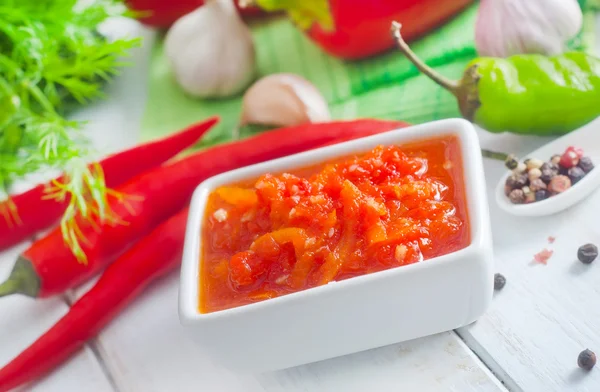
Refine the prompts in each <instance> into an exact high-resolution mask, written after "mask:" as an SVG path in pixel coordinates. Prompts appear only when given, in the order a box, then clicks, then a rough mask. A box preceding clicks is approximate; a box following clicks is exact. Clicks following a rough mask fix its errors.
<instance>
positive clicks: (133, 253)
mask: <svg viewBox="0 0 600 392" xmlns="http://www.w3.org/2000/svg"><path fill="white" fill-rule="evenodd" d="M324 125H329V126H330V127H331V128H330V129H329V130H330V131H332V132H331V134H332V135H334V136H336V138H335V139H332V140H326V142H325V143H324V145H330V144H335V143H338V142H342V141H347V140H350V139H355V138H358V137H363V136H369V135H373V134H376V133H382V132H386V131H389V130H392V129H396V128H401V127H404V126H406V125H407V124H406V123H402V122H396V121H378V120H361V121H355V122H348V123H330V124H323V125H310V127H311V128H315V132H310V134H311V135H312V134H316V135H318V134H319V133H322V132H324V131H325V132H327V131H328V129H327V128H328V127H326V126H324ZM340 125H344V126H345V127H348V132H347V133H346V134H342V133H341V132H340V129H339V126H340ZM299 128H300V127H293V128H287V129H284V130H283V131H285V132H282V130H280V131H273V132H271V134H273V133H275V135H274V136H277V137H281V136H282V135H283V136H286V137H291V136H293V135H298V133H296V132H297V131H298V130H300V129H299ZM350 128H352V129H351V130H349V129H350ZM288 135H289V136H288ZM253 139H254V140H255V141H256V142H259V141H265V140H266V139H265V138H261V139H257V138H253ZM315 139H316V138H315ZM303 145H304V146H307V145H308V143H306V144H303ZM259 146H260V145H259ZM319 146H320V145H319ZM319 146H312V147H319ZM275 147H280V146H275ZM307 149H308V148H307ZM219 151H220V152H222V151H223V150H222V149H220V150H219ZM215 154H216V153H215ZM269 155H273V153H270V154H269ZM214 156H215V158H216V157H220V158H218V159H222V160H227V156H226V155H223V154H221V155H214ZM187 213H188V210H187V208H186V209H184V210H183V211H181V212H179V213H178V214H176V215H175V216H173V217H172V218H170V219H169V220H167V221H166V222H163V223H162V224H161V225H160V226H158V227H157V228H156V229H155V230H154V231H152V233H150V234H149V235H148V236H147V237H145V238H144V239H142V240H141V241H140V242H138V243H137V244H136V245H134V246H133V247H132V248H131V249H130V250H128V251H127V252H126V253H125V254H124V255H123V256H121V257H120V258H119V259H118V260H116V261H115V262H114V263H113V264H112V265H111V266H109V267H108V268H107V269H106V271H105V272H104V274H103V275H102V277H101V278H100V280H98V282H97V283H96V284H95V286H94V287H92V289H90V291H88V292H87V293H86V294H85V295H84V296H83V297H81V298H80V299H79V300H78V301H77V302H75V303H74V304H73V306H72V307H71V309H70V310H69V312H68V313H67V314H66V315H65V316H64V317H63V318H62V319H61V320H59V321H58V322H57V323H56V324H55V325H54V326H53V327H52V328H51V329H50V330H49V331H48V332H46V333H45V334H44V335H42V336H41V337H40V338H38V340H37V341H36V342H35V343H33V344H32V345H31V346H30V347H29V348H27V349H26V350H25V351H23V352H22V353H21V354H20V355H19V356H17V357H16V358H15V359H13V360H12V361H11V362H10V363H9V364H7V365H6V366H4V367H3V368H2V369H0V392H5V391H8V390H9V389H11V388H15V387H17V386H19V385H21V384H23V383H26V382H29V381H32V380H35V379H37V378H39V377H41V376H42V375H44V374H46V373H48V372H49V371H51V370H52V369H54V368H55V367H57V366H58V365H60V364H61V363H62V362H63V361H65V360H66V359H67V358H69V357H70V356H71V355H72V354H73V353H74V352H76V351H77V350H78V349H80V348H81V347H83V345H84V344H85V342H86V341H87V340H89V339H91V338H93V337H94V336H96V335H97V334H98V333H99V332H100V331H101V330H102V328H104V326H106V325H107V324H108V323H109V322H110V321H111V320H112V319H113V318H114V317H115V316H116V315H117V314H118V313H119V312H120V311H121V310H122V309H123V308H125V306H127V304H129V303H130V302H131V301H132V300H133V299H134V298H135V297H136V296H137V295H139V294H140V293H141V292H142V291H143V290H144V289H145V288H146V287H147V286H148V285H149V284H150V283H151V282H153V281H154V280H156V279H158V278H159V277H161V276H163V275H165V274H167V273H168V272H169V271H171V270H173V269H175V268H176V267H177V266H178V265H179V261H180V260H181V253H182V250H183V242H184V237H185V222H186V220H187Z"/></svg>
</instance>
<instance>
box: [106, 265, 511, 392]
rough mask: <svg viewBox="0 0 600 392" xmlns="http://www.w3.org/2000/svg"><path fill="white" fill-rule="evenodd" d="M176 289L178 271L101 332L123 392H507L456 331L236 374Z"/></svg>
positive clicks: (112, 371) (111, 369)
mask: <svg viewBox="0 0 600 392" xmlns="http://www.w3.org/2000/svg"><path fill="white" fill-rule="evenodd" d="M177 287H178V275H177V274H172V275H171V276H169V277H168V278H167V279H165V280H163V281H162V282H160V283H158V284H156V285H155V286H154V287H152V288H151V289H150V291H149V292H147V293H146V294H144V296H143V297H142V298H140V299H139V300H138V301H137V302H136V303H134V304H133V305H132V306H130V308H129V309H127V310H126V311H125V312H124V313H123V314H122V315H121V316H119V317H118V319H116V320H115V321H114V322H113V323H112V324H111V325H110V326H109V327H108V328H107V329H106V330H105V331H104V332H103V333H102V334H101V335H100V337H99V339H98V347H99V350H100V352H101V353H102V356H103V357H104V358H105V362H106V365H107V367H108V369H109V370H110V372H111V374H112V377H113V379H114V380H115V382H116V384H117V386H118V389H119V390H123V391H130V392H136V391H140V392H142V391H143V392H152V391H157V392H158V391H166V390H177V391H179V392H186V391H190V392H191V391H196V390H197V389H198V387H199V386H201V387H202V389H203V390H207V391H219V392H221V391H228V392H237V391H240V392H241V391H243V392H262V391H264V392H275V391H289V392H295V391H298V392H300V391H311V392H312V391H314V392H316V391H323V392H325V391H346V392H353V391H356V392H358V391H365V390H369V389H372V390H377V391H399V390H409V391H412V390H421V391H457V392H466V391H505V389H504V387H503V386H502V385H501V384H500V382H499V381H498V380H497V379H496V378H495V377H494V376H493V375H492V374H491V373H489V371H488V370H487V369H486V368H485V367H484V366H483V365H482V364H481V362H480V361H479V360H478V359H477V358H476V357H475V356H474V355H473V354H472V352H471V351H470V350H469V349H468V348H467V347H466V346H465V345H464V344H463V342H462V341H461V340H460V339H459V338H458V337H457V336H456V335H455V334H454V333H453V332H447V333H443V334H439V335H435V336H431V337H428V338H423V339H417V340H414V341H410V342H406V343H402V344H397V345H393V346H388V347H383V348H380V349H375V350H369V351H366V352H362V353H357V354H354V355H349V356H345V357H340V358H336V359H332V360H328V361H322V362H318V363H314V364H309V365H305V366H299V367H296V368H292V369H287V370H283V371H278V372H273V373H265V374H260V375H255V376H252V375H241V374H235V373H232V372H230V371H228V370H225V369H223V368H221V367H219V366H218V365H216V364H214V363H213V362H212V361H211V359H210V358H208V357H207V356H206V354H205V353H204V352H203V351H202V349H201V348H199V347H198V346H196V345H195V343H194V342H193V340H192V339H191V338H190V336H189V331H187V330H186V329H184V328H183V327H181V326H180V324H179V320H178V317H177ZM240 333H243V326H240ZM249 338H251V337H249Z"/></svg>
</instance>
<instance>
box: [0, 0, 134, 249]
mask: <svg viewBox="0 0 600 392" xmlns="http://www.w3.org/2000/svg"><path fill="white" fill-rule="evenodd" d="M124 12H125V7H124V5H123V4H122V3H121V1H117V0H94V1H86V2H82V1H80V0H2V1H1V2H0V202H2V204H0V214H2V215H4V219H7V220H9V221H12V222H13V223H15V224H18V223H19V220H18V211H15V209H14V205H13V204H11V202H10V189H11V185H12V184H13V183H14V182H15V181H17V180H19V179H23V178H24V177H25V176H26V175H28V174H30V173H34V172H38V171H41V170H48V169H58V170H60V171H62V172H63V173H64V176H63V177H62V178H61V180H60V181H57V182H55V184H54V187H53V188H51V189H48V195H47V196H48V197H51V198H56V199H57V200H68V201H69V204H68V208H67V210H66V213H65V215H64V216H63V218H62V220H61V228H62V232H63V237H64V239H65V241H66V243H67V244H68V246H70V247H71V249H72V250H73V251H74V253H75V255H76V256H77V257H78V259H79V260H80V261H85V254H83V251H82V250H81V246H80V244H79V241H81V240H84V239H83V238H81V235H80V233H81V231H80V228H79V227H78V224H77V220H78V219H81V218H82V219H85V220H92V219H99V220H101V221H102V220H105V219H108V218H109V215H110V211H108V209H107V197H108V196H109V195H110V191H109V190H107V189H106V186H105V183H104V177H103V174H102V170H101V169H100V168H99V167H98V166H97V165H96V166H89V165H88V163H87V158H88V157H89V155H90V153H91V147H90V143H89V140H88V138H87V137H86V135H85V133H84V132H82V123H81V122H77V121H73V120H70V119H68V118H67V117H66V111H67V107H68V104H69V102H71V103H73V102H75V103H78V104H84V103H86V102H88V101H90V100H92V99H95V98H98V97H102V87H103V85H104V83H105V82H106V81H107V80H109V79H110V78H111V77H112V76H114V75H115V74H116V72H117V70H118V68H119V67H121V66H123V65H124V64H123V62H122V59H123V57H124V56H125V55H126V54H127V52H128V50H129V49H131V48H132V47H135V46H137V45H139V40H138V39H118V40H112V41H111V40H108V39H106V38H105V37H103V36H102V35H101V34H99V33H98V30H97V28H98V25H99V24H100V23H102V22H103V21H105V20H106V19H107V18H109V17H111V16H117V15H122V14H123V13H124ZM76 218H77V219H76Z"/></svg>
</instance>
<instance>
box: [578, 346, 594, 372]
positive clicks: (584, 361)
mask: <svg viewBox="0 0 600 392" xmlns="http://www.w3.org/2000/svg"><path fill="white" fill-rule="evenodd" d="M577 365H579V367H580V368H582V369H585V370H592V368H593V367H594V366H595V365H596V354H595V353H594V352H593V351H592V350H589V349H585V350H583V351H582V352H580V353H579V356H578V357H577Z"/></svg>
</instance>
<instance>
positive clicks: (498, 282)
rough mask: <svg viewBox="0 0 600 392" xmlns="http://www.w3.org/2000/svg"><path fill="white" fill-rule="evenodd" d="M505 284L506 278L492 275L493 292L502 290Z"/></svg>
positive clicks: (500, 275)
mask: <svg viewBox="0 0 600 392" xmlns="http://www.w3.org/2000/svg"><path fill="white" fill-rule="evenodd" d="M505 284H506V278H505V277H504V275H502V274H495V275H494V290H502V288H503V287H504V285H505Z"/></svg>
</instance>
